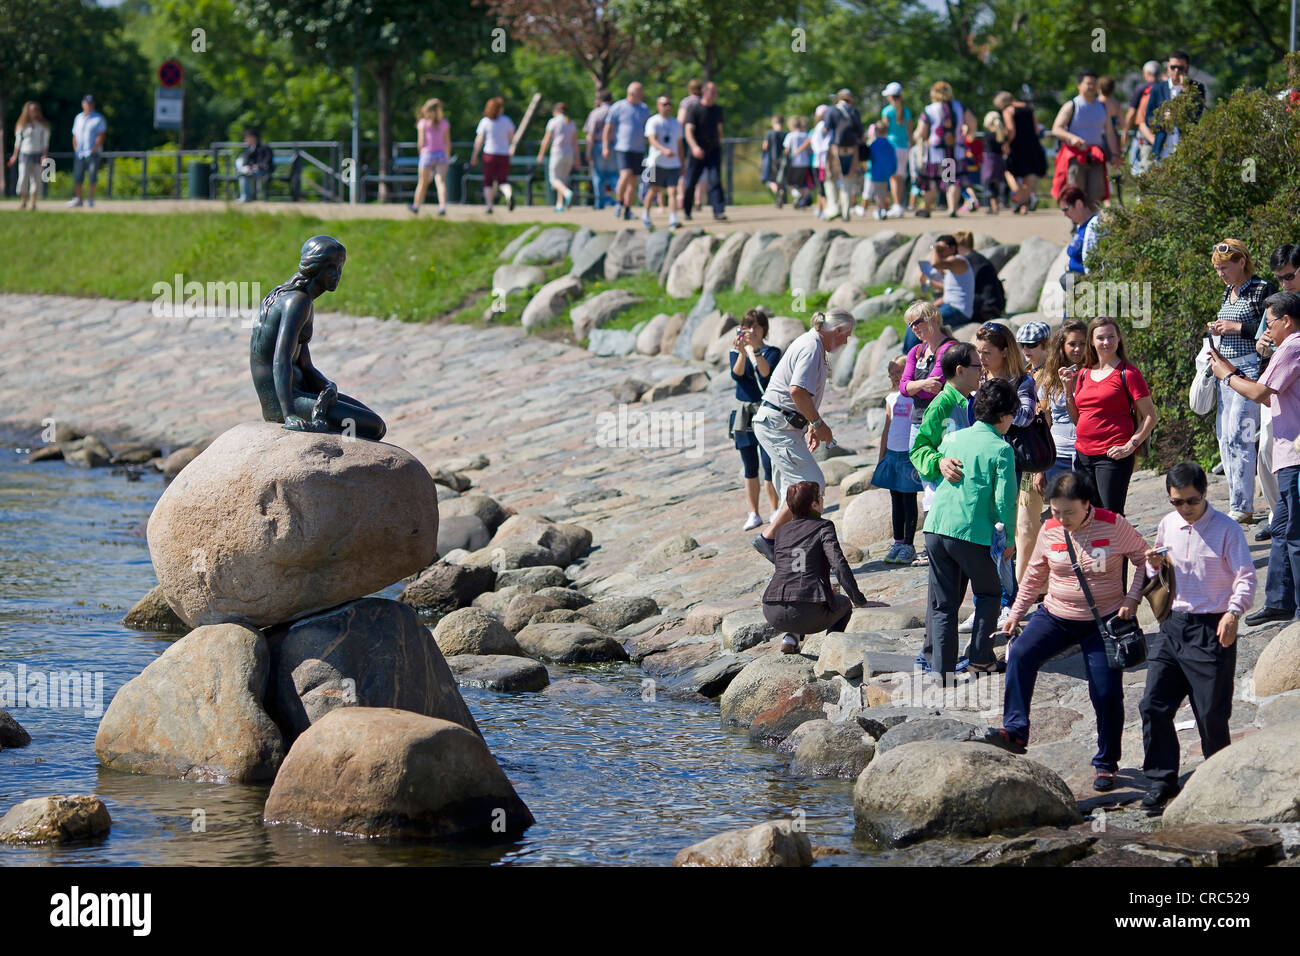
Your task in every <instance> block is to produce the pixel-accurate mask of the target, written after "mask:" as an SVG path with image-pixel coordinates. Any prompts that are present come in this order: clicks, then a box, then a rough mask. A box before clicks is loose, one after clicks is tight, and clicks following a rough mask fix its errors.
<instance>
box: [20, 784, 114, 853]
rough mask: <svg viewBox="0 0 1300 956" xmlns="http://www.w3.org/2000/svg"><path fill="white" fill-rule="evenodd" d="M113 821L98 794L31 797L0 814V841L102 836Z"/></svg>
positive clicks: (60, 840)
mask: <svg viewBox="0 0 1300 956" xmlns="http://www.w3.org/2000/svg"><path fill="white" fill-rule="evenodd" d="M112 825H113V821H112V819H111V818H110V817H109V815H108V807H106V806H104V801H103V800H101V799H99V797H94V796H89V795H84V794H83V795H78V796H64V795H63V794H58V795H56V796H53V797H34V798H32V799H31V800H24V801H23V802H22V803H19V804H15V805H14V806H12V807H10V808H9V811H8V812H7V813H6V814H5V815H4V816H2V817H0V843H10V844H17V843H76V842H78V841H80V840H91V839H94V838H95V837H99V836H103V835H104V834H105V833H107V832H108V831H109V829H110V828H111V827H112Z"/></svg>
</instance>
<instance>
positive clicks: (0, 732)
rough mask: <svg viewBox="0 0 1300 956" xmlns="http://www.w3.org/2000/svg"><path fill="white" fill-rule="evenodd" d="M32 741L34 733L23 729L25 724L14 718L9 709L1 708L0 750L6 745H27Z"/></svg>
mask: <svg viewBox="0 0 1300 956" xmlns="http://www.w3.org/2000/svg"><path fill="white" fill-rule="evenodd" d="M31 742H32V735H31V734H29V733H28V732H27V731H26V730H24V729H23V725H22V724H20V723H18V721H16V720H14V719H13V717H11V716H10V715H9V712H8V711H7V710H0V750H4V749H5V748H6V747H26V746H27V745H28V744H29V743H31Z"/></svg>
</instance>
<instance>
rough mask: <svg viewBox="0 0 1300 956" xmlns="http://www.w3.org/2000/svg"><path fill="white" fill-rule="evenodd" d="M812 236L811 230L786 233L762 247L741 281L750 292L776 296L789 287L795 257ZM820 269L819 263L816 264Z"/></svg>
mask: <svg viewBox="0 0 1300 956" xmlns="http://www.w3.org/2000/svg"><path fill="white" fill-rule="evenodd" d="M812 235H813V231H812V230H811V229H799V230H796V231H795V232H791V233H788V234H786V235H784V236H782V237H781V238H780V239H777V240H776V241H775V242H772V243H770V244H768V245H766V246H764V247H763V249H762V251H761V252H759V253H758V255H756V256H754V258H753V259H752V260H750V263H749V271H748V272H747V273H746V274H745V275H744V276H742V277H741V278H742V280H743V282H744V284H745V285H746V286H748V287H749V288H750V290H751V291H753V292H757V293H758V294H759V295H778V294H780V293H783V292H785V291H786V289H787V288H789V285H790V267H791V266H792V265H793V264H794V260H795V256H797V255H798V254H799V250H800V249H802V248H803V245H804V243H805V242H807V241H808V240H809V239H810V238H811V237H812ZM818 267H819V268H820V263H819V264H818Z"/></svg>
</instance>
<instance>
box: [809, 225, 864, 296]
mask: <svg viewBox="0 0 1300 956" xmlns="http://www.w3.org/2000/svg"><path fill="white" fill-rule="evenodd" d="M864 241H865V240H864V239H863V238H862V237H861V236H845V235H840V236H837V237H836V238H834V239H832V240H831V244H830V248H828V249H827V250H826V258H825V259H824V260H823V261H822V271H821V274H820V275H819V276H818V277H817V291H818V292H834V291H835V290H836V289H838V288H839V287H840V286H842V285H844V284H845V283H848V282H852V278H851V276H850V272H851V271H852V268H853V255H854V253H855V252H856V251H857V248H858V246H859V245H860V244H861V243H862V242H864Z"/></svg>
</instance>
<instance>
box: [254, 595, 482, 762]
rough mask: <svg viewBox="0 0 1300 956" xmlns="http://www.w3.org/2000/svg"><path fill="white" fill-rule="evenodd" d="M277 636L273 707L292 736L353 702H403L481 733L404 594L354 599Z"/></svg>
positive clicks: (281, 630) (273, 636)
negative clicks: (396, 598) (391, 597)
mask: <svg viewBox="0 0 1300 956" xmlns="http://www.w3.org/2000/svg"><path fill="white" fill-rule="evenodd" d="M475 610H477V609H475ZM454 613H457V614H463V613H465V612H464V611H457V612H454ZM444 620H445V618H444ZM270 640H271V645H272V652H271V669H272V674H273V680H272V694H273V698H272V701H271V711H272V713H274V714H275V718H276V721H277V723H278V724H279V725H280V727H281V728H283V730H284V733H285V735H286V736H287V737H288V739H289V741H290V742H292V741H293V739H294V738H295V737H297V736H298V735H299V734H301V733H302V732H303V731H305V730H306V729H307V728H308V727H309V726H311V725H312V724H314V723H316V722H317V721H319V720H320V719H321V718H322V717H324V716H325V715H326V714H327V713H329V712H330V711H332V710H334V709H335V708H337V707H348V706H359V707H397V708H399V709H401V710H409V711H411V712H412V713H416V714H424V715H425V716H427V717H438V718H441V719H442V720H450V721H451V722H452V723H456V724H460V725H461V726H462V727H468V728H469V729H470V730H473V731H474V732H475V733H477V732H478V725H477V724H475V723H474V718H473V717H472V716H471V715H470V712H469V708H468V707H466V706H465V701H464V700H462V699H461V696H460V691H459V690H457V689H456V678H455V677H453V676H452V673H451V670H450V669H449V668H448V667H447V662H446V660H444V659H443V656H442V652H441V651H439V649H438V645H437V644H436V643H435V642H434V639H433V635H432V634H430V633H429V629H428V628H427V627H425V626H424V624H422V623H421V622H420V617H419V615H418V614H417V613H416V611H415V609H414V608H412V607H410V606H409V605H406V604H402V603H401V602H400V601H389V600H385V599H384V598H365V599H364V600H361V601H353V602H352V603H350V604H345V605H343V606H342V607H337V608H333V609H331V610H329V611H325V612H324V613H321V614H316V615H313V616H312V617H307V618H303V619H301V620H298V621H295V622H294V623H293V624H291V625H289V626H288V627H287V628H277V629H275V630H274V631H272V632H270Z"/></svg>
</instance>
